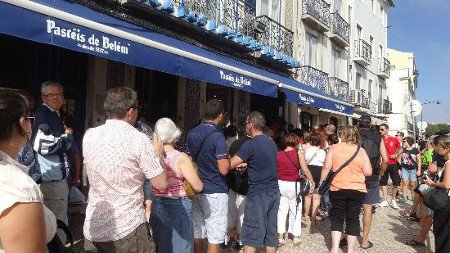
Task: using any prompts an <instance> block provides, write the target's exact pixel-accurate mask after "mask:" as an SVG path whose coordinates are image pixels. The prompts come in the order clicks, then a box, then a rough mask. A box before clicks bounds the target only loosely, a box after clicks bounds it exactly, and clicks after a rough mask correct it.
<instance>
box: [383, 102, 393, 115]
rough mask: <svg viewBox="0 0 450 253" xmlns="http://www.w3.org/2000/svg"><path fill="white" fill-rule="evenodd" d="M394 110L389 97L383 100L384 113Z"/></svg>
mask: <svg viewBox="0 0 450 253" xmlns="http://www.w3.org/2000/svg"><path fill="white" fill-rule="evenodd" d="M391 112H392V102H391V101H389V99H384V100H383V113H384V114H390V113H391Z"/></svg>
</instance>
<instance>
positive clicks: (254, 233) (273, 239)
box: [242, 192, 280, 248]
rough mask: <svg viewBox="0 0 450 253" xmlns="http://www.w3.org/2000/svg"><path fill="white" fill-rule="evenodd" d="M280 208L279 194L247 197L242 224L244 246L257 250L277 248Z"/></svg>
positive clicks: (272, 193)
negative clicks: (266, 247) (267, 247)
mask: <svg viewBox="0 0 450 253" xmlns="http://www.w3.org/2000/svg"><path fill="white" fill-rule="evenodd" d="M279 206H280V193H279V192H269V193H261V194H258V195H253V196H251V195H247V197H246V199H245V212H244V223H243V224H242V244H244V245H247V246H252V247H255V248H261V247H265V246H269V247H276V246H277V244H278V242H277V218H278V208H279Z"/></svg>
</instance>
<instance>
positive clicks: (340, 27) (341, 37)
mask: <svg viewBox="0 0 450 253" xmlns="http://www.w3.org/2000/svg"><path fill="white" fill-rule="evenodd" d="M331 34H332V35H336V36H337V37H336V36H332V37H331V38H332V39H333V38H335V37H336V39H334V40H335V42H337V43H338V44H340V45H343V46H344V47H348V46H349V41H350V24H349V23H348V22H347V21H345V19H344V18H342V17H341V15H339V13H337V12H336V13H331Z"/></svg>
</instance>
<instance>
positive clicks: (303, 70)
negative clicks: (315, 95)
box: [297, 66, 329, 93]
mask: <svg viewBox="0 0 450 253" xmlns="http://www.w3.org/2000/svg"><path fill="white" fill-rule="evenodd" d="M297 74H298V78H299V81H300V82H302V83H304V84H306V85H308V86H311V87H313V88H316V89H318V90H320V91H323V92H325V93H329V90H328V74H327V73H325V72H323V71H320V70H318V69H315V68H313V67H311V66H301V67H300V68H299V69H298V70H297Z"/></svg>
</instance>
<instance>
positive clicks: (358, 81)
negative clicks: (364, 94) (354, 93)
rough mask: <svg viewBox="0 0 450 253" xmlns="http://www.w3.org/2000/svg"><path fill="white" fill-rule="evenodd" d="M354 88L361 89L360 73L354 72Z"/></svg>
mask: <svg viewBox="0 0 450 253" xmlns="http://www.w3.org/2000/svg"><path fill="white" fill-rule="evenodd" d="M355 89H356V90H360V89H361V74H360V73H356V83H355Z"/></svg>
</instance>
